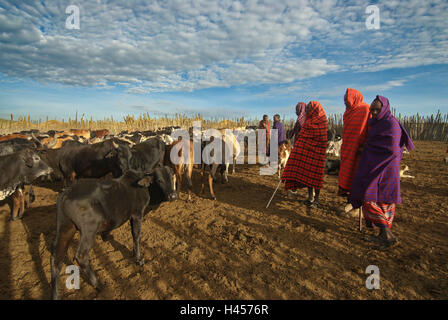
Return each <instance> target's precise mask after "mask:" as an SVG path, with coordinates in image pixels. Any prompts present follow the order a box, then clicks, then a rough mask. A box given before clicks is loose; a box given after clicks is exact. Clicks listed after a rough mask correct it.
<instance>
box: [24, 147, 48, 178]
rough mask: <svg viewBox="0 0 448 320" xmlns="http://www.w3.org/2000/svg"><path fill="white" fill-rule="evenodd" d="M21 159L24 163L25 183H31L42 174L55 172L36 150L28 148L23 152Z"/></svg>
mask: <svg viewBox="0 0 448 320" xmlns="http://www.w3.org/2000/svg"><path fill="white" fill-rule="evenodd" d="M21 161H23V163H24V166H23V168H24V171H23V176H24V179H25V181H24V182H25V183H31V182H33V180H35V179H37V178H38V177H40V176H46V175H49V174H50V173H52V172H53V169H51V168H50V167H49V166H48V165H47V164H46V163H45V162H44V161H42V159H41V158H40V157H39V156H38V155H37V154H36V153H35V152H34V151H31V150H29V149H26V150H24V151H23V152H22V154H21Z"/></svg>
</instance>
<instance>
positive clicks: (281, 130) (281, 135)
mask: <svg viewBox="0 0 448 320" xmlns="http://www.w3.org/2000/svg"><path fill="white" fill-rule="evenodd" d="M272 129H277V130H278V131H277V133H278V145H281V144H282V143H285V142H286V131H285V126H284V125H283V123H282V122H281V121H280V115H278V114H276V115H275V116H274V125H273V127H272Z"/></svg>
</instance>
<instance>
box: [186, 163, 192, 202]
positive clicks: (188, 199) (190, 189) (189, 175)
mask: <svg viewBox="0 0 448 320" xmlns="http://www.w3.org/2000/svg"><path fill="white" fill-rule="evenodd" d="M186 173H187V186H188V198H187V201H191V200H192V199H191V194H192V193H193V182H192V181H191V176H192V175H193V164H188V166H187V172H186Z"/></svg>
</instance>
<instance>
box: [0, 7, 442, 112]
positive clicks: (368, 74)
mask: <svg viewBox="0 0 448 320" xmlns="http://www.w3.org/2000/svg"><path fill="white" fill-rule="evenodd" d="M372 4H373V5H376V6H377V7H378V8H379V10H380V11H379V16H380V28H379V29H378V30H372V29H370V30H369V29H367V27H366V25H365V21H366V19H367V17H368V14H366V8H367V6H369V5H372ZM69 5H76V6H78V7H79V9H80V29H79V30H69V29H67V28H66V27H65V24H66V19H67V17H69V14H66V8H67V6H69ZM347 87H352V88H356V89H358V90H360V91H361V92H362V93H363V95H364V97H365V101H366V102H368V103H370V102H371V101H372V100H373V98H374V97H375V95H377V94H381V95H384V96H386V97H388V98H389V100H390V102H391V105H392V106H393V107H394V108H395V109H396V110H397V111H398V112H400V113H402V114H415V113H417V112H419V113H420V114H431V113H435V112H436V111H437V110H438V109H440V110H441V111H442V112H444V113H448V1H446V0H438V1H435V0H434V1H417V0H409V1H394V0H389V1H336V0H316V1H312V0H275V1H271V0H269V1H268V0H266V1H261V0H248V1H233V0H223V1H212V0H194V1H187V0H173V1H171V0H165V1H124V0H109V1H102V0H97V1H31V0H30V1H20V2H17V1H5V0H0V117H2V118H9V115H10V114H11V113H13V114H14V115H16V116H18V115H28V114H30V115H31V117H32V118H33V119H39V118H42V119H44V118H45V117H46V116H49V117H50V118H57V119H61V118H65V119H67V118H68V117H72V118H73V117H74V115H75V112H76V111H78V114H79V115H82V114H85V115H86V116H87V117H90V116H92V117H93V118H95V119H102V118H104V117H109V116H113V117H114V118H115V119H120V118H122V117H123V116H124V115H127V114H134V115H139V114H141V113H143V112H149V113H150V115H153V116H157V115H165V114H168V115H169V114H173V113H176V112H177V113H184V114H187V115H191V114H195V113H201V114H203V115H204V116H205V117H224V118H235V117H241V116H244V117H246V118H260V117H261V115H262V114H264V113H266V114H269V115H273V114H275V113H279V114H281V115H284V116H285V117H287V118H289V117H293V116H294V106H295V105H296V104H297V102H298V101H304V102H308V101H310V100H318V101H320V102H321V103H322V105H323V106H324V109H325V110H326V111H327V113H328V114H332V113H342V112H343V111H344V108H345V107H344V104H343V95H344V93H345V89H346V88H347Z"/></svg>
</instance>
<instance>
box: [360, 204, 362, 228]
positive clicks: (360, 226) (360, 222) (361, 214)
mask: <svg viewBox="0 0 448 320" xmlns="http://www.w3.org/2000/svg"><path fill="white" fill-rule="evenodd" d="M359 231H362V207H361V208H359Z"/></svg>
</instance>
